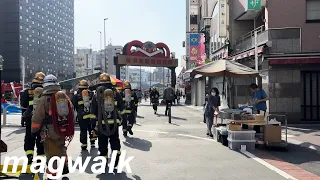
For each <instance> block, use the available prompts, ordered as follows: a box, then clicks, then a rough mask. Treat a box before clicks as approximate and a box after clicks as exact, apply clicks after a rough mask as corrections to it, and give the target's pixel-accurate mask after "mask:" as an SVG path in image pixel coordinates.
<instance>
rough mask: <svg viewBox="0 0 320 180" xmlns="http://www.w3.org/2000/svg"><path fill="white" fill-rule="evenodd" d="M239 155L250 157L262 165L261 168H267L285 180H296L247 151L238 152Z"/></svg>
mask: <svg viewBox="0 0 320 180" xmlns="http://www.w3.org/2000/svg"><path fill="white" fill-rule="evenodd" d="M240 152H241V153H243V154H245V155H246V156H248V157H250V158H251V159H253V160H255V161H257V162H258V163H260V164H262V165H263V166H265V167H267V168H268V169H270V170H273V171H275V172H276V173H278V174H280V175H281V176H282V177H284V178H286V179H291V180H298V179H296V178H294V177H292V176H291V175H289V174H288V173H286V172H284V171H282V170H280V169H278V168H276V167H275V166H273V165H271V164H269V163H267V162H266V161H264V160H262V159H260V158H258V157H257V156H255V155H253V154H251V153H250V152H248V151H243V150H240Z"/></svg>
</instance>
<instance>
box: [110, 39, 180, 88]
mask: <svg viewBox="0 0 320 180" xmlns="http://www.w3.org/2000/svg"><path fill="white" fill-rule="evenodd" d="M114 65H115V66H116V69H117V70H116V76H117V78H118V79H120V67H121V66H147V67H167V68H169V69H170V70H171V86H172V87H173V88H174V87H175V85H176V73H175V69H176V67H178V59H175V57H174V55H173V53H170V49H169V47H168V46H167V45H166V44H164V43H156V44H154V43H152V42H150V41H148V42H145V43H142V42H141V41H137V40H135V41H131V42H129V43H127V44H126V45H125V46H124V47H123V50H122V53H121V54H120V53H119V54H117V56H115V57H114ZM121 80H123V79H121Z"/></svg>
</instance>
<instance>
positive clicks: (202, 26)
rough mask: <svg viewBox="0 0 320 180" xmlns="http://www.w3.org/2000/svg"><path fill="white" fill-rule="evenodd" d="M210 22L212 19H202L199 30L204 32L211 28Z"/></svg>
mask: <svg viewBox="0 0 320 180" xmlns="http://www.w3.org/2000/svg"><path fill="white" fill-rule="evenodd" d="M210 22H211V20H210V19H201V20H200V24H199V29H200V30H201V31H203V30H205V29H207V28H210Z"/></svg>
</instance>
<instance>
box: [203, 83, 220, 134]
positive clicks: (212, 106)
mask: <svg viewBox="0 0 320 180" xmlns="http://www.w3.org/2000/svg"><path fill="white" fill-rule="evenodd" d="M220 102H221V101H220V96H219V90H218V89H217V88H212V89H211V94H210V96H209V98H208V104H207V106H206V109H205V116H206V124H207V136H210V137H213V134H212V126H213V121H214V117H215V116H216V114H219V106H220Z"/></svg>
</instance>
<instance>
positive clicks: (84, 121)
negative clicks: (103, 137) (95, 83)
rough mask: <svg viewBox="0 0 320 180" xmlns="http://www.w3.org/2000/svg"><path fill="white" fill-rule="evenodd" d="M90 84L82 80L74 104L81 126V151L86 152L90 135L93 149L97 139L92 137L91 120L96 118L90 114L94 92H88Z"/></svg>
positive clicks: (74, 97) (73, 100)
mask: <svg viewBox="0 0 320 180" xmlns="http://www.w3.org/2000/svg"><path fill="white" fill-rule="evenodd" d="M88 87H89V84H88V82H87V81H86V80H81V81H80V83H79V90H78V91H77V92H76V94H75V95H74V96H73V99H72V103H73V107H74V109H75V110H76V111H77V117H78V122H79V126H80V142H81V149H82V150H86V149H87V147H88V145H87V138H88V133H89V138H90V144H91V147H94V146H95V140H96V138H95V137H93V136H92V133H91V131H92V129H91V121H90V119H91V118H94V116H93V114H91V113H90V106H91V100H92V97H93V92H91V91H89V90H88Z"/></svg>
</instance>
